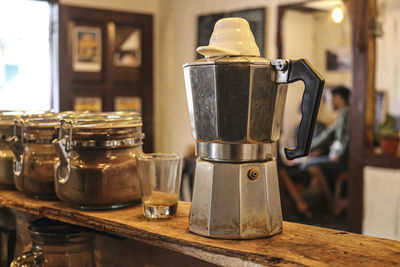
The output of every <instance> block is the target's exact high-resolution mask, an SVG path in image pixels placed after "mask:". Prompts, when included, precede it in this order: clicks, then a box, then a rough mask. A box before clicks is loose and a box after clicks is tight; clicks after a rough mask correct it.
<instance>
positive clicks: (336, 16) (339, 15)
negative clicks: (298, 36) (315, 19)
mask: <svg viewBox="0 0 400 267" xmlns="http://www.w3.org/2000/svg"><path fill="white" fill-rule="evenodd" d="M331 18H332V20H333V22H335V23H340V22H342V20H343V9H341V8H340V7H335V8H334V9H333V10H332V14H331Z"/></svg>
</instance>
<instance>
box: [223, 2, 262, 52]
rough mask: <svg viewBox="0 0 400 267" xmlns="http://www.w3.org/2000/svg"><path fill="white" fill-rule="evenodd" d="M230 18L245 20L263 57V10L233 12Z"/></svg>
mask: <svg viewBox="0 0 400 267" xmlns="http://www.w3.org/2000/svg"><path fill="white" fill-rule="evenodd" d="M230 17H239V18H243V19H245V20H247V21H248V22H249V24H250V29H251V31H252V32H253V35H254V39H255V40H256V43H257V46H258V48H259V49H260V54H261V56H262V57H264V54H265V8H256V9H247V10H239V11H233V12H231V13H230Z"/></svg>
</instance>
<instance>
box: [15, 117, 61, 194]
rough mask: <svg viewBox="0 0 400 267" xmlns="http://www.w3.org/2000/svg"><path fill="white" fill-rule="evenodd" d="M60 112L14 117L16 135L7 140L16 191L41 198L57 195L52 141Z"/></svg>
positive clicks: (55, 136)
mask: <svg viewBox="0 0 400 267" xmlns="http://www.w3.org/2000/svg"><path fill="white" fill-rule="evenodd" d="M58 129H59V116H58V115H57V114H54V113H52V112H43V113H27V114H24V115H23V116H22V118H21V119H19V120H17V121H16V125H15V133H16V134H15V136H14V137H13V138H11V139H9V140H8V144H9V146H10V147H11V149H12V150H13V152H14V155H15V159H14V182H15V186H16V187H17V189H18V190H19V191H22V192H24V193H26V194H28V195H30V196H33V197H35V198H40V199H57V197H56V194H55V191H54V176H55V169H54V165H55V164H56V163H57V162H58V160H59V158H58V155H57V152H56V150H55V148H54V145H53V144H52V141H53V140H54V139H56V138H57V136H58Z"/></svg>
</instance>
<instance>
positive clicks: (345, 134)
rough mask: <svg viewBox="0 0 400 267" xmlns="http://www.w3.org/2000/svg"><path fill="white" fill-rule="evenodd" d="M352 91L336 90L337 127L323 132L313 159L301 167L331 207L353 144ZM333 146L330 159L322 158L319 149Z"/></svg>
mask: <svg viewBox="0 0 400 267" xmlns="http://www.w3.org/2000/svg"><path fill="white" fill-rule="evenodd" d="M349 98H350V90H349V89H347V88H346V87H343V86H339V87H336V88H334V89H333V90H332V106H333V108H334V109H335V110H337V111H338V118H337V120H336V122H335V124H334V125H332V126H330V127H328V128H327V129H325V130H324V131H322V132H321V133H320V134H319V135H318V136H317V137H316V138H315V139H314V140H313V142H312V144H311V154H310V156H311V157H310V158H309V159H308V160H307V161H305V162H303V163H301V164H300V169H303V170H305V169H307V170H308V171H309V172H310V174H311V176H312V179H311V186H320V187H321V188H322V190H323V191H324V195H325V197H326V199H327V200H328V202H329V204H330V206H331V207H333V204H334V203H333V197H332V189H333V188H334V186H335V184H336V180H337V178H338V176H339V174H340V173H342V172H344V171H347V169H348V154H349V142H350V129H349V128H350V126H349V120H350V118H349ZM328 144H331V145H330V147H329V154H328V155H320V154H319V152H318V149H319V148H321V147H324V146H326V145H328Z"/></svg>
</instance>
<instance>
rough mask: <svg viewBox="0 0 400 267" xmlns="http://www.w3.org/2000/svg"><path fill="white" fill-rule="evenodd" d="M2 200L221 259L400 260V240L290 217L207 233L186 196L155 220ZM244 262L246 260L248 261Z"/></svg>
mask: <svg viewBox="0 0 400 267" xmlns="http://www.w3.org/2000/svg"><path fill="white" fill-rule="evenodd" d="M0 206H5V207H9V208H14V209H18V210H22V211H25V212H28V213H31V214H34V215H38V216H46V217H49V218H51V219H57V220H60V221H64V222H68V223H72V224H77V225H81V226H86V227H89V228H92V229H95V230H98V231H103V232H107V233H111V234H115V235H118V236H122V237H127V238H130V239H134V240H138V241H141V242H144V243H147V244H150V245H153V246H159V247H163V248H167V249H170V250H174V251H177V252H180V253H182V254H186V255H190V256H193V257H196V258H199V259H201V260H205V261H208V262H212V263H215V264H219V265H231V266H234V265H237V264H238V263H246V264H243V265H246V266H256V265H269V266H288V265H289V266H290V265H293V266H355V265H359V266H395V265H398V266H400V242H397V241H393V240H388V239H382V238H374V237H368V236H363V235H358V234H352V233H348V232H340V231H335V230H330V229H325V228H319V227H313V226H308V225H302V224H296V223H289V222H284V228H283V232H282V233H281V234H278V235H276V236H273V237H270V238H263V239H255V240H221V239H212V238H205V237H202V236H198V235H195V234H192V233H190V232H189V231H188V215H189V208H190V203H187V202H180V203H179V208H178V214H177V216H176V217H175V218H172V219H169V220H156V221H150V220H147V219H146V218H144V217H143V215H142V209H141V206H140V205H137V206H134V207H130V208H125V209H119V210H112V211H80V210H75V209H72V208H69V207H68V206H67V205H66V204H64V203H62V202H59V201H41V200H34V199H31V198H28V197H26V196H25V195H24V194H22V193H20V192H16V191H2V190H0ZM243 265H242V266H243Z"/></svg>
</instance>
